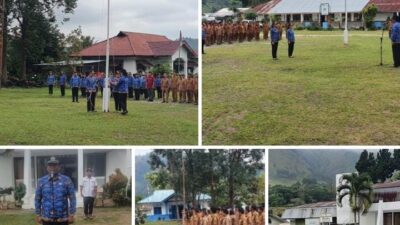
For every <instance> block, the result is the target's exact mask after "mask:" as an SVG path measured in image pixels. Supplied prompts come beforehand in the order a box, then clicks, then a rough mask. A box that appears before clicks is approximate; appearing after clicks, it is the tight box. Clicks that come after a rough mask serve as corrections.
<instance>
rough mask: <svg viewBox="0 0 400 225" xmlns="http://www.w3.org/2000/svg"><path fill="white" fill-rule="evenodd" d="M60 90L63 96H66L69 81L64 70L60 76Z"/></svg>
mask: <svg viewBox="0 0 400 225" xmlns="http://www.w3.org/2000/svg"><path fill="white" fill-rule="evenodd" d="M59 83H60V90H61V96H62V97H64V96H65V84H66V83H67V75H66V74H65V73H63V72H61V76H60V82H59Z"/></svg>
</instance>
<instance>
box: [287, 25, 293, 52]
mask: <svg viewBox="0 0 400 225" xmlns="http://www.w3.org/2000/svg"><path fill="white" fill-rule="evenodd" d="M287 26H288V28H287V31H286V38H287V40H288V56H289V58H293V51H294V42H295V38H294V31H293V28H292V24H290V23H289V24H288V25H287Z"/></svg>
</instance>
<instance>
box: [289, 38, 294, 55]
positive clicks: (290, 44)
mask: <svg viewBox="0 0 400 225" xmlns="http://www.w3.org/2000/svg"><path fill="white" fill-rule="evenodd" d="M293 51H294V42H290V43H289V49H288V55H289V57H292V56H293Z"/></svg>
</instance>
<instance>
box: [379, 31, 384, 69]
mask: <svg viewBox="0 0 400 225" xmlns="http://www.w3.org/2000/svg"><path fill="white" fill-rule="evenodd" d="M384 32H385V27H382V36H381V63H380V65H381V66H383V34H384Z"/></svg>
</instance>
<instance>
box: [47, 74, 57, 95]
mask: <svg viewBox="0 0 400 225" xmlns="http://www.w3.org/2000/svg"><path fill="white" fill-rule="evenodd" d="M55 83H56V77H55V76H54V74H53V72H52V71H50V72H49V75H48V76H47V86H48V87H49V95H53V87H54V84H55Z"/></svg>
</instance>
